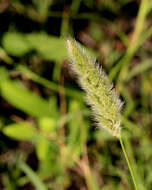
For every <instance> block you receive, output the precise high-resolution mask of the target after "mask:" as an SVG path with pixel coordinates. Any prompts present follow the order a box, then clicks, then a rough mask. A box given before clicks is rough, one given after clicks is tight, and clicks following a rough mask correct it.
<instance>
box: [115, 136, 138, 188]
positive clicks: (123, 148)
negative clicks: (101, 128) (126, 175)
mask: <svg viewBox="0 0 152 190" xmlns="http://www.w3.org/2000/svg"><path fill="white" fill-rule="evenodd" d="M119 141H120V144H121V148H122V151H123V153H124V156H125V159H126V161H127V164H128V168H129V171H130V174H131V177H132V181H133V183H134V186H135V190H138V188H137V183H136V180H135V175H134V172H133V168H132V167H131V164H130V161H129V158H128V155H127V152H126V150H125V147H124V144H123V142H122V138H121V137H119Z"/></svg>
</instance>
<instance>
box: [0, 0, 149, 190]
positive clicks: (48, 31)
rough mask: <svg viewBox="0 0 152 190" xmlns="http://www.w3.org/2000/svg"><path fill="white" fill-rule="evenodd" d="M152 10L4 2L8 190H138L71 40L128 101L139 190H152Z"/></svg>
mask: <svg viewBox="0 0 152 190" xmlns="http://www.w3.org/2000/svg"><path fill="white" fill-rule="evenodd" d="M151 10H152V1H151V0H117V1H115V0H96V1H94V0H68V1H65V0H58V1H56V0H1V1H0V96H1V99H0V101H1V104H0V106H1V108H0V112H1V113H0V189H4V190H27V189H28V190H33V189H38V190H49V189H50V190H64V189H67V190H71V189H72V190H79V189H80V190H85V189H88V190H101V189H102V190H132V189H133V184H132V181H131V178H130V175H129V171H128V168H127V165H126V162H125V160H124V156H123V154H122V152H121V148H120V144H119V142H118V141H117V139H116V138H114V137H111V136H110V135H109V134H107V133H106V132H104V131H102V130H100V129H98V128H96V125H95V123H94V120H93V117H92V116H91V111H90V108H89V107H88V106H86V104H85V101H84V99H83V97H84V95H83V94H84V93H83V91H82V90H81V89H80V87H79V86H78V85H77V83H76V76H75V74H74V73H73V72H72V70H71V68H70V66H69V64H68V62H69V60H68V57H67V50H66V47H65V43H64V39H65V37H66V36H67V35H71V36H72V37H74V38H75V39H77V40H78V41H79V42H80V43H82V44H83V45H84V47H85V48H86V49H87V51H88V52H90V54H94V55H95V56H96V57H97V58H98V61H99V62H100V63H101V64H102V66H103V68H104V69H105V70H106V72H107V73H108V74H109V78H110V80H111V81H113V83H114V85H115V87H116V89H117V91H118V93H119V94H120V96H121V99H122V100H123V101H124V102H125V104H124V108H123V111H122V126H121V127H122V136H123V139H124V142H125V146H126V149H127V153H128V155H129V159H130V160H131V162H132V163H133V169H134V171H135V174H136V176H135V177H136V181H137V183H138V188H139V189H140V190H151V189H152V149H151V146H152V13H151Z"/></svg>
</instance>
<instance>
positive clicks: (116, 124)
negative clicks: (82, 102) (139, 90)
mask: <svg viewBox="0 0 152 190" xmlns="http://www.w3.org/2000/svg"><path fill="white" fill-rule="evenodd" d="M67 47H68V51H69V54H70V57H71V59H72V61H71V62H72V68H73V70H74V71H75V72H76V73H77V75H78V80H79V83H80V85H81V86H82V88H83V89H84V90H85V91H86V100H87V102H88V104H89V105H91V107H92V110H93V112H94V117H95V119H96V121H97V124H98V126H99V127H103V128H104V129H106V130H107V131H109V132H110V133H111V134H112V135H113V136H117V137H120V122H121V116H120V111H121V108H122V105H123V103H122V102H121V100H120V99H119V97H118V95H117V93H116V91H115V89H114V88H113V85H112V84H111V83H110V81H109V79H108V78H107V76H106V74H105V72H104V71H103V69H102V68H101V66H100V65H99V64H97V63H96V62H95V59H93V58H91V57H90V56H89V55H87V53H86V52H85V51H84V49H83V48H82V47H81V46H80V45H79V44H78V43H77V42H76V41H75V40H73V39H71V38H68V39H67Z"/></svg>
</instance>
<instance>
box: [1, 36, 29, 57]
mask: <svg viewBox="0 0 152 190" xmlns="http://www.w3.org/2000/svg"><path fill="white" fill-rule="evenodd" d="M2 44H3V47H4V49H5V50H6V51H7V52H8V53H9V54H10V55H13V56H23V55H24V54H26V53H28V52H29V51H30V50H31V47H30V44H29V43H28V41H27V39H26V38H25V35H24V34H21V33H16V32H7V33H5V34H4V36H3V39H2Z"/></svg>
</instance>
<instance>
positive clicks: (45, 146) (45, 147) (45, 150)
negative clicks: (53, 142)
mask: <svg viewBox="0 0 152 190" xmlns="http://www.w3.org/2000/svg"><path fill="white" fill-rule="evenodd" d="M49 149H50V142H49V140H48V139H46V138H45V137H43V136H39V139H38V141H37V143H36V154H37V157H38V159H39V160H40V161H45V160H46V159H47V156H48V154H49Z"/></svg>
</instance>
